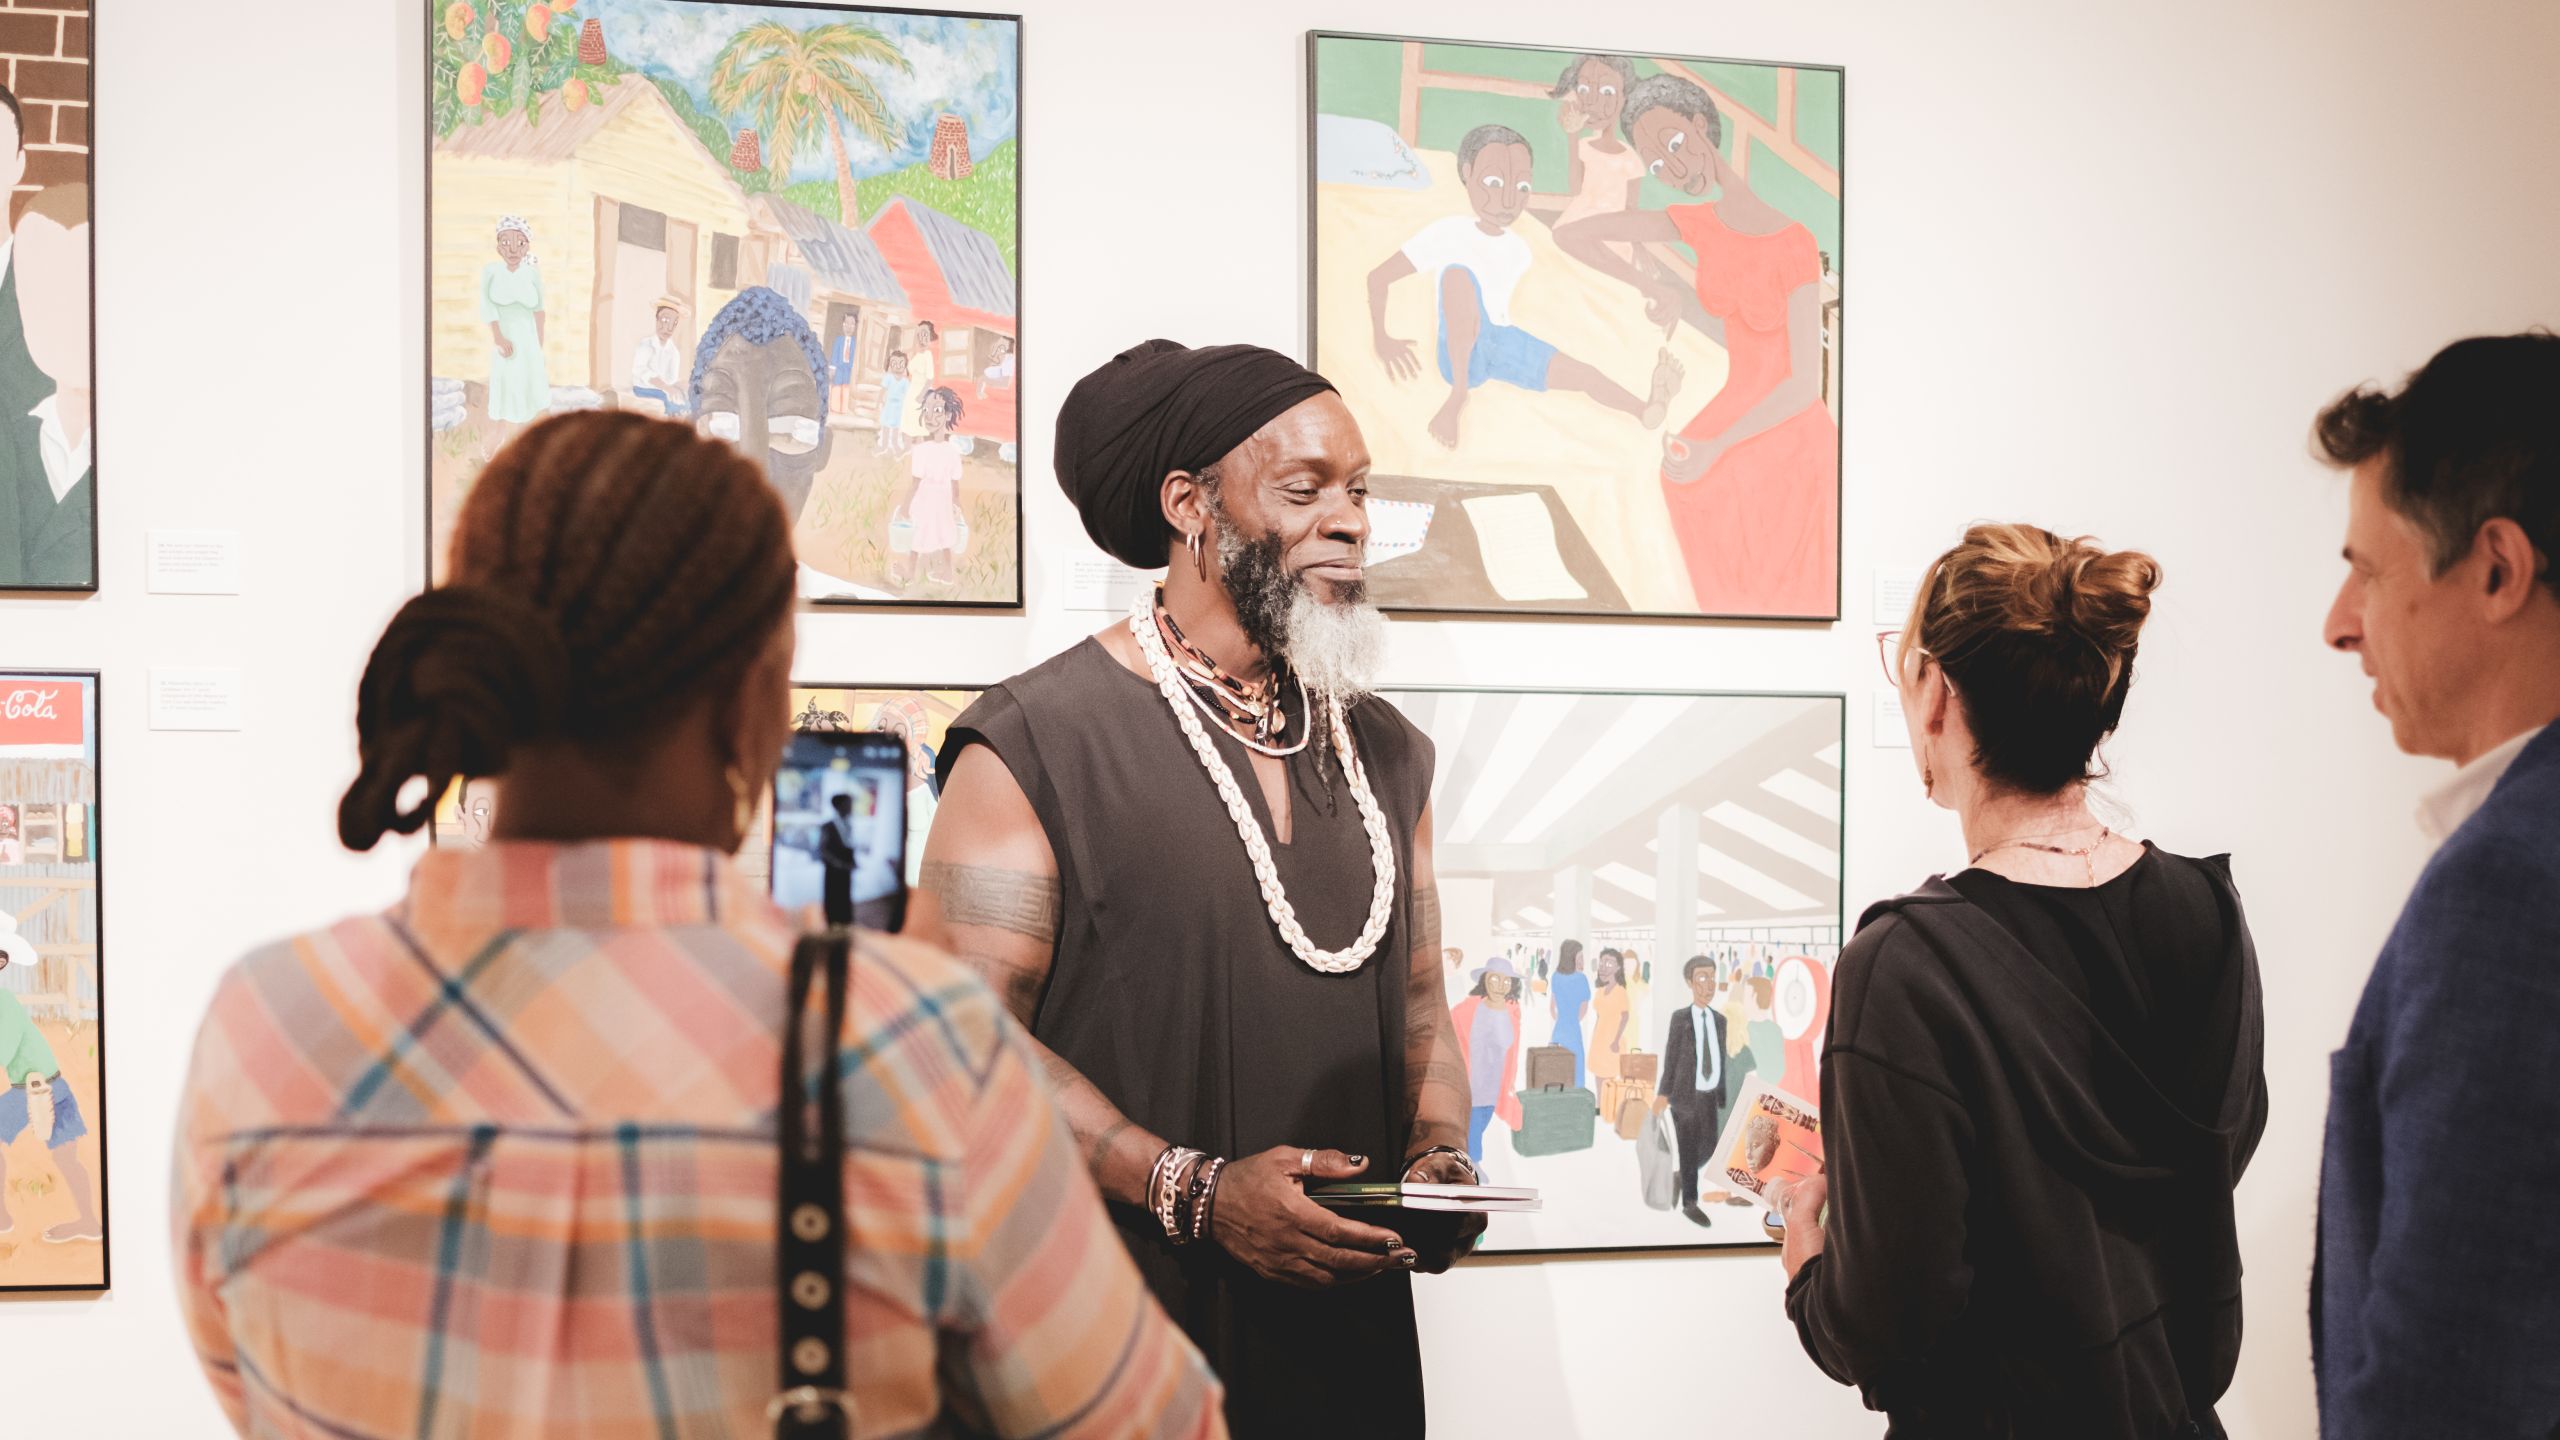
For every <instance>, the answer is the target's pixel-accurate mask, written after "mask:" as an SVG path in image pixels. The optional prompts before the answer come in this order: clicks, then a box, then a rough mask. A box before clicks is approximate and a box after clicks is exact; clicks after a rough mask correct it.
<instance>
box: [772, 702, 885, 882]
mask: <svg viewBox="0 0 2560 1440" xmlns="http://www.w3.org/2000/svg"><path fill="white" fill-rule="evenodd" d="M907 779H908V774H907V743H906V741H904V740H902V739H900V738H899V737H898V736H897V735H895V734H893V733H891V732H889V731H886V730H864V731H851V732H843V731H837V732H819V731H812V730H803V731H800V732H798V733H796V734H794V735H793V736H792V737H791V746H790V748H789V749H787V750H785V751H784V752H783V755H782V768H781V769H780V770H778V771H776V772H775V773H774V777H773V872H772V873H773V898H774V902H775V903H776V904H778V905H780V906H782V908H783V909H785V910H795V911H796V910H800V909H803V908H806V907H808V906H813V905H814V906H817V907H819V908H820V909H822V910H824V911H825V913H826V917H827V923H828V924H829V925H835V926H842V925H858V926H860V927H862V928H863V929H866V930H881V931H894V930H896V929H897V928H898V926H899V925H900V924H902V923H904V921H905V920H906V916H907Z"/></svg>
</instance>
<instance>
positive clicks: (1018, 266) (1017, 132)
mask: <svg viewBox="0 0 2560 1440" xmlns="http://www.w3.org/2000/svg"><path fill="white" fill-rule="evenodd" d="M661 3H664V4H667V5H671V6H686V5H704V6H725V7H730V8H743V9H763V10H815V11H824V12H834V13H850V14H866V15H912V16H921V17H927V18H936V19H952V20H995V21H1003V22H1005V23H1008V24H1010V25H1012V26H1013V27H1014V72H1013V109H1014V116H1015V129H1014V210H1013V246H1014V271H1013V296H1014V302H1013V303H1014V335H1013V341H1014V346H1013V353H1014V357H1015V360H1014V366H1015V368H1014V382H1013V396H1014V408H1015V417H1016V439H1015V442H1014V443H1015V473H1016V480H1015V489H1014V501H1013V505H1014V523H1013V598H1011V599H1009V600H1006V599H995V600H867V599H862V598H858V597H825V598H819V599H795V600H794V602H793V605H794V608H795V609H796V610H799V611H801V612H804V613H818V614H826V613H847V614H861V613H865V612H870V613H877V614H893V615H896V614H912V613H916V612H927V613H930V612H933V611H941V610H957V611H970V612H978V613H986V612H991V611H992V612H998V613H1013V614H1019V613H1021V612H1022V610H1023V607H1024V605H1025V603H1026V601H1027V598H1028V596H1029V594H1030V590H1029V581H1028V579H1027V577H1026V575H1025V565H1026V563H1027V559H1028V553H1029V552H1028V547H1027V544H1026V541H1025V537H1024V534H1023V530H1024V521H1025V511H1026V510H1027V508H1028V507H1027V505H1026V504H1025V500H1026V498H1027V488H1028V487H1027V485H1026V484H1025V483H1024V482H1023V481H1022V479H1021V472H1022V455H1023V450H1022V437H1021V428H1020V419H1021V417H1022V416H1023V415H1025V414H1027V413H1029V409H1030V406H1029V397H1030V394H1031V390H1030V387H1029V385H1028V384H1027V383H1026V380H1025V377H1024V375H1023V372H1022V361H1021V354H1022V345H1023V342H1024V340H1026V339H1027V338H1028V325H1027V323H1026V322H1027V312H1028V306H1027V304H1026V299H1027V295H1028V288H1027V285H1026V277H1025V267H1024V265H1023V261H1022V256H1023V237H1024V235H1025V234H1026V233H1027V231H1028V226H1027V224H1026V223H1025V220H1024V216H1023V201H1024V197H1025V196H1026V194H1027V193H1028V187H1027V186H1026V185H1025V184H1024V178H1025V176H1026V175H1027V174H1028V173H1029V165H1030V155H1029V145H1028V136H1027V134H1026V133H1025V127H1024V125H1023V124H1022V118H1023V115H1024V110H1023V96H1024V93H1025V89H1026V82H1025V75H1026V73H1027V70H1028V67H1029V65H1030V63H1031V61H1030V55H1031V51H1030V26H1029V25H1028V24H1027V23H1026V22H1025V20H1024V18H1023V16H1022V15H1021V14H1019V13H1015V12H1006V11H993V10H946V9H936V8H932V7H920V6H904V5H860V4H834V3H827V0H661ZM440 8H441V6H440V5H439V4H436V3H429V4H427V5H424V6H422V7H421V14H422V17H424V18H427V19H428V20H429V21H430V22H432V18H433V16H434V15H435V14H436V13H437V12H438V11H439V10H440ZM573 13H574V12H573ZM425 68H426V86H425V88H424V90H423V92H422V94H421V96H420V105H421V107H422V108H423V110H424V112H425V116H426V123H425V127H424V137H423V139H422V141H421V154H422V164H423V167H424V176H423V181H424V184H423V189H424V196H425V199H424V204H423V206H422V210H423V213H424V216H425V221H426V224H425V232H426V235H427V237H428V245H429V250H430V255H432V248H433V245H434V235H435V188H436V187H435V151H436V138H437V137H436V125H435V84H436V76H435V56H434V54H433V51H432V48H430V50H429V53H428V55H427V57H426V61H425ZM418 288H419V304H420V306H421V307H422V313H424V314H426V315H427V316H429V317H430V319H429V321H428V323H427V324H426V325H425V326H424V327H422V329H423V332H424V334H423V339H422V347H423V351H424V354H425V361H426V364H425V368H426V373H427V374H428V375H430V376H432V375H434V373H435V327H434V322H433V319H432V316H433V315H434V313H435V267H434V263H433V260H432V258H430V259H429V261H428V263H427V265H426V267H425V269H424V270H423V272H422V273H421V275H420V277H419V287H418ZM435 435H436V432H435V430H434V428H433V426H432V425H429V426H428V427H427V428H426V429H425V430H424V431H423V433H422V434H421V436H420V441H419V447H418V448H419V453H420V454H421V455H422V456H423V457H424V459H425V469H424V473H423V474H422V475H421V480H422V482H423V483H422V484H421V487H420V493H419V497H418V509H419V533H420V536H421V539H422V544H423V548H424V557H423V558H424V560H425V564H424V567H423V570H422V573H423V575H424V576H425V579H426V586H425V588H428V589H433V588H434V587H435V585H436V583H437V570H438V569H439V561H438V558H437V556H436V554H435V533H436V504H435V476H434V466H435V443H436V442H435Z"/></svg>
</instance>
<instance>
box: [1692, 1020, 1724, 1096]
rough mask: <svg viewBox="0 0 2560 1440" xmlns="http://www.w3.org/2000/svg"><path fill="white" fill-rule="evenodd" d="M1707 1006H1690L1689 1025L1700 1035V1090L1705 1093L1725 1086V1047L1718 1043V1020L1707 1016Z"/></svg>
mask: <svg viewBox="0 0 2560 1440" xmlns="http://www.w3.org/2000/svg"><path fill="white" fill-rule="evenodd" d="M1708 1014H1709V1012H1708V1010H1707V1007H1705V1006H1704V1005H1692V1006H1690V1007H1689V1027H1690V1028H1691V1029H1692V1030H1694V1031H1696V1032H1697V1037H1698V1092H1699V1093H1700V1094H1705V1093H1707V1092H1709V1091H1712V1090H1722V1089H1723V1088H1724V1047H1723V1046H1721V1045H1718V1044H1717V1043H1716V1022H1715V1021H1713V1020H1711V1019H1709V1018H1707V1017H1708Z"/></svg>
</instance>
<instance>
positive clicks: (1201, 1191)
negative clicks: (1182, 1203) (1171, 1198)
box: [1185, 1155, 1227, 1244]
mask: <svg viewBox="0 0 2560 1440" xmlns="http://www.w3.org/2000/svg"><path fill="white" fill-rule="evenodd" d="M1226 1165H1227V1160H1226V1157H1225V1156H1223V1155H1221V1156H1219V1157H1218V1158H1216V1159H1214V1160H1210V1161H1208V1162H1206V1163H1205V1164H1203V1165H1201V1166H1200V1167H1199V1168H1198V1169H1197V1170H1195V1171H1193V1172H1192V1175H1191V1196H1190V1205H1189V1211H1190V1214H1189V1217H1188V1224H1187V1225H1186V1227H1185V1228H1186V1229H1187V1230H1188V1231H1189V1232H1190V1240H1191V1242H1192V1243H1194V1244H1197V1243H1198V1242H1199V1240H1200V1237H1201V1236H1203V1235H1206V1234H1208V1233H1209V1210H1210V1206H1211V1204H1212V1202H1213V1201H1214V1200H1215V1199H1216V1197H1217V1193H1218V1172H1219V1171H1221V1170H1223V1169H1225V1168H1226Z"/></svg>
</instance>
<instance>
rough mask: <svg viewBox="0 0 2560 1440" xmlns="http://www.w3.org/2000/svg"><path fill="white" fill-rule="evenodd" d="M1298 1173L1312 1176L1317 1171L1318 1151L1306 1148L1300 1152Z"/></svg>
mask: <svg viewBox="0 0 2560 1440" xmlns="http://www.w3.org/2000/svg"><path fill="white" fill-rule="evenodd" d="M1298 1173H1299V1174H1301V1175H1306V1176H1310V1177H1312V1176H1313V1175H1314V1174H1315V1173H1316V1152H1314V1151H1313V1150H1304V1151H1300V1152H1299V1154H1298Z"/></svg>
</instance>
